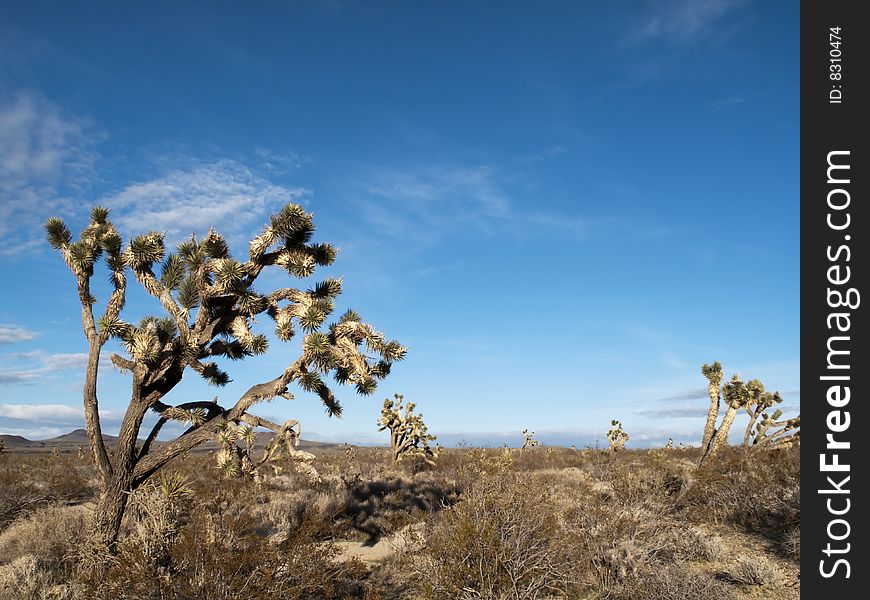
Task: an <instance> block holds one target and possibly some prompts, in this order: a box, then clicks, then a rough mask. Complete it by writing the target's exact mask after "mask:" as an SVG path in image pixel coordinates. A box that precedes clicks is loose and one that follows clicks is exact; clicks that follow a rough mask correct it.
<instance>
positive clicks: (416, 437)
mask: <svg viewBox="0 0 870 600" xmlns="http://www.w3.org/2000/svg"><path fill="white" fill-rule="evenodd" d="M393 398H394V399H393V400H391V399H389V398H387V399H385V400H384V408H383V409H382V410H381V416H380V418H379V419H378V425H380V427H379V428H378V431H383V430H385V429H389V430H390V450H391V451H392V454H393V460H394V461H395V462H400V461H402V460H403V459H405V458H420V459H422V460H424V461H425V462H426V463H428V464H430V465H434V464H435V460H434V459H435V458H437V457H438V455H437V454H436V453H435V452H433V451H432V449H431V448H430V447H429V442H431V441H432V440H434V439H435V436H434V435H431V434H430V433H429V430H428V428H427V427H426V424H425V423H423V415H422V414H416V415H415V414H414V408H415V407H416V406H417V405H416V404H414V403H413V402H408V403H406V404H405V406H404V409H405V411H404V414H403V413H402V408H403V407H402V401H403V400H404V396H402V395H401V394H394V396H393Z"/></svg>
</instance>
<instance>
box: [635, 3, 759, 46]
mask: <svg viewBox="0 0 870 600" xmlns="http://www.w3.org/2000/svg"><path fill="white" fill-rule="evenodd" d="M745 2H746V0H660V1H658V2H655V3H654V10H653V11H651V12H650V13H649V14H647V15H645V16H644V17H643V19H642V20H640V21H639V22H638V23H637V24H636V25H635V27H633V28H632V29H631V31H630V32H629V34H628V36H627V39H628V41H631V42H635V43H640V42H651V41H656V40H667V41H670V42H677V43H689V42H695V41H698V40H701V39H704V38H705V37H707V36H709V35H710V34H711V33H713V31H714V30H715V28H716V27H717V26H718V25H720V24H721V22H722V21H723V20H724V18H725V17H726V16H728V15H730V14H731V13H733V12H734V10H735V9H737V8H738V7H740V6H741V5H743V4H745Z"/></svg>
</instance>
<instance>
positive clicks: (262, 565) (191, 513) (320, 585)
mask: <svg viewBox="0 0 870 600" xmlns="http://www.w3.org/2000/svg"><path fill="white" fill-rule="evenodd" d="M254 490H255V488H254V487H252V486H251V484H245V483H244V482H239V481H230V482H226V484H225V485H223V486H221V487H220V488H218V489H216V490H211V494H212V495H211V496H210V497H199V496H197V495H196V494H195V493H194V495H193V496H192V497H191V498H190V499H189V500H185V503H187V504H189V506H190V508H189V510H188V511H187V512H186V513H178V512H176V513H171V512H167V513H165V514H164V515H163V516H161V517H160V518H159V519H157V520H154V521H152V520H151V517H150V516H147V515H146V517H145V521H144V523H145V525H143V527H144V529H142V530H141V532H144V531H146V530H147V528H148V527H156V529H155V532H156V533H157V534H162V535H163V536H164V537H163V538H161V541H160V543H159V544H157V545H155V543H154V542H152V543H147V544H146V543H143V542H142V537H141V534H140V530H139V529H137V528H136V526H135V525H136V524H134V526H132V527H130V531H129V533H128V535H127V536H125V537H124V538H122V540H121V543H120V546H119V548H120V549H119V553H118V556H117V558H116V559H115V561H114V563H113V564H112V566H111V567H110V568H109V570H108V572H107V573H106V574H105V576H104V577H101V578H99V579H98V580H97V579H90V580H86V581H85V583H86V584H87V586H88V593H89V594H90V595H91V596H92V597H94V598H106V599H109V598H111V599H113V600H116V599H118V600H123V599H133V598H135V599H149V598H155V599H158V598H159V599H163V598H191V599H192V598H197V599H202V600H228V599H230V598H232V599H235V598H239V597H244V598H246V599H248V600H260V599H264V600H265V599H266V598H269V599H272V598H288V599H291V600H307V599H312V600H314V599H324V600H328V599H331V598H357V597H359V598H362V594H363V591H362V590H363V581H364V580H365V578H366V576H367V569H366V568H365V567H364V566H363V565H362V564H361V563H359V562H356V561H347V562H339V561H337V560H336V551H335V549H334V548H333V547H332V546H331V545H330V544H328V543H323V542H320V541H319V540H317V539H316V538H315V537H314V536H313V535H312V533H311V531H310V530H308V529H307V528H305V527H301V528H299V529H297V530H295V531H293V532H289V533H288V532H285V533H287V534H286V535H284V536H283V537H282V538H281V539H275V538H274V537H273V538H269V537H268V536H267V535H266V534H268V525H267V524H266V523H264V521H263V519H262V518H261V517H262V515H263V513H262V512H261V511H258V510H257V509H258V507H260V506H261V504H262V502H263V500H264V498H263V496H262V495H260V494H258V493H255V492H254ZM135 513H136V510H134V511H132V514H133V515H134V516H135ZM172 514H174V516H175V518H176V521H175V525H174V526H171V527H168V528H167V527H165V526H166V520H165V519H166V518H168V517H171V516H172ZM167 532H168V535H167ZM155 551H156V552H157V553H158V556H161V557H162V560H156V561H155V560H154V558H153V557H154V555H155Z"/></svg>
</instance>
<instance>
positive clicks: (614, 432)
mask: <svg viewBox="0 0 870 600" xmlns="http://www.w3.org/2000/svg"><path fill="white" fill-rule="evenodd" d="M629 439H631V438H630V437H629V435H628V434H627V433H626V432H625V431H624V430H623V429H622V423H620V422H619V421H617V420H615V419H614V420H613V421H611V422H610V429H609V430H608V432H607V441H608V442H610V449H611V450H613V451H614V452H616V451H617V450H622V449H623V448H624V447H625V442H627V441H628V440H629Z"/></svg>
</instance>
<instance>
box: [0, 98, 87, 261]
mask: <svg viewBox="0 0 870 600" xmlns="http://www.w3.org/2000/svg"><path fill="white" fill-rule="evenodd" d="M0 102H2V101H0ZM97 137H98V136H97V134H95V133H94V132H93V131H92V129H91V128H90V126H89V124H88V122H87V120H85V119H81V118H78V117H75V116H69V115H66V114H64V113H63V111H61V109H60V108H59V107H58V106H57V105H55V104H54V103H52V102H50V101H49V100H47V99H46V98H44V97H43V96H41V95H39V94H36V93H33V92H20V93H18V94H16V95H15V96H13V97H12V99H11V100H9V101H7V102H5V103H0V254H14V253H18V252H22V251H26V250H28V249H31V248H33V247H35V246H36V245H37V244H39V243H41V239H42V231H41V225H42V223H43V222H44V221H45V219H46V218H47V217H49V216H51V215H52V214H55V213H58V212H60V211H62V210H63V209H68V208H69V207H70V206H71V201H70V200H69V198H68V196H67V195H66V194H67V192H68V191H69V190H70V189H75V188H76V187H77V186H79V185H80V184H81V183H82V182H83V181H85V180H86V179H87V178H88V175H89V173H90V171H91V168H92V165H93V162H94V159H95V156H96V154H95V152H94V149H93V143H94V141H95V139H96V138H97Z"/></svg>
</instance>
